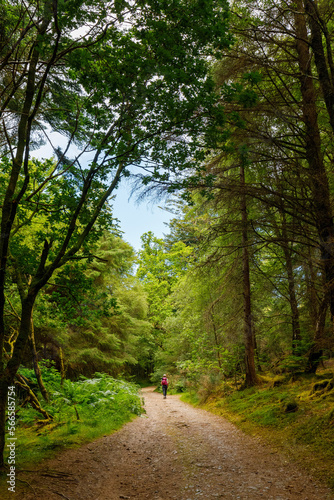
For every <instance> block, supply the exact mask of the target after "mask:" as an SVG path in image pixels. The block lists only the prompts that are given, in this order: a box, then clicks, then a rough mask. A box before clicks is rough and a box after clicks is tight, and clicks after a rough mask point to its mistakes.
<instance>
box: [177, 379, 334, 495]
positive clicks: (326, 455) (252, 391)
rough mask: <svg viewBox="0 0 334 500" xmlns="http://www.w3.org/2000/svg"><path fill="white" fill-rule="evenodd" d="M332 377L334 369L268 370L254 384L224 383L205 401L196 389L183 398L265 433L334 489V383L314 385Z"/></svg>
mask: <svg viewBox="0 0 334 500" xmlns="http://www.w3.org/2000/svg"><path fill="white" fill-rule="evenodd" d="M332 378H333V373H332V372H323V373H320V374H319V375H316V376H315V375H314V376H299V377H298V378H291V376H290V377H289V378H285V379H284V378H283V377H281V379H277V377H276V378H275V377H274V376H271V375H270V374H269V375H267V376H266V377H263V378H262V383H261V384H260V385H259V386H257V387H255V388H249V389H245V390H239V391H238V390H232V389H231V387H229V386H228V385H226V384H224V385H221V386H220V387H219V388H218V389H217V388H215V390H214V392H213V393H212V394H211V395H210V396H209V397H208V398H206V400H205V401H203V399H202V400H201V398H200V397H199V396H198V394H196V393H194V392H192V393H187V394H183V395H182V396H181V399H182V400H183V401H185V402H188V403H191V404H193V405H195V406H200V407H201V408H204V409H206V410H209V411H211V412H213V413H216V414H218V415H221V416H223V417H225V418H227V419H229V420H230V421H231V422H233V423H234V424H236V425H237V426H238V427H240V428H241V429H242V430H243V431H244V432H246V433H248V434H251V435H256V436H258V437H260V438H262V439H263V440H264V441H265V442H266V443H268V444H269V445H270V446H271V447H272V448H274V449H276V450H277V451H281V452H284V454H286V455H287V456H288V457H289V458H291V459H293V460H294V461H296V462H297V463H299V464H301V465H302V466H303V467H304V468H307V469H308V470H309V471H310V472H311V473H312V474H313V475H314V476H316V477H318V478H319V479H320V480H322V481H325V482H327V484H329V486H330V487H331V488H333V489H334V389H332V390H327V391H326V390H324V389H322V388H321V387H320V389H319V387H317V389H318V390H316V391H314V387H315V384H319V383H320V384H322V382H323V381H326V380H330V379H332ZM323 385H325V384H323Z"/></svg>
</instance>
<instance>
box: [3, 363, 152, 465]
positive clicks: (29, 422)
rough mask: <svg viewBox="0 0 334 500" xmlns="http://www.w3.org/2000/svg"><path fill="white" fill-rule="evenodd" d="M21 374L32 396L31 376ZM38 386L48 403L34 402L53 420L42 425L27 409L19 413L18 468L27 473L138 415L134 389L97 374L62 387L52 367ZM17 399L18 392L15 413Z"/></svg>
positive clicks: (25, 371)
mask: <svg viewBox="0 0 334 500" xmlns="http://www.w3.org/2000/svg"><path fill="white" fill-rule="evenodd" d="M20 374H21V375H24V376H25V377H26V378H27V379H28V380H29V381H30V385H31V386H32V387H33V388H34V390H35V391H36V387H37V381H36V378H35V374H34V372H33V371H32V370H29V369H26V368H23V369H21V370H20ZM43 381H44V383H45V385H46V388H47V390H48V393H49V395H50V400H49V402H48V403H47V402H44V401H43V400H42V398H41V396H40V395H39V399H40V401H41V406H42V407H43V409H45V410H47V412H48V413H49V414H50V415H52V417H53V419H52V420H51V421H46V420H41V417H42V416H41V414H40V413H38V412H37V411H36V410H34V409H33V408H31V407H24V408H19V409H18V412H17V419H16V434H15V435H16V438H17V441H16V443H17V449H16V452H17V454H16V466H17V468H21V467H23V466H24V468H26V467H27V465H30V464H32V465H34V464H36V463H38V462H40V461H41V460H43V459H44V458H47V457H50V456H52V455H53V454H54V453H55V452H58V451H60V450H61V449H64V448H69V447H73V446H78V445H80V444H83V443H85V442H89V441H92V440H93V439H96V438H98V437H100V436H102V435H105V434H110V433H112V432H113V431H115V430H117V429H119V428H120V427H121V426H122V425H123V424H124V423H126V422H128V421H129V420H131V419H132V418H134V416H135V415H139V414H140V413H142V411H143V410H142V401H141V399H140V397H139V394H138V386H136V385H135V384H132V383H129V382H124V381H122V380H116V379H114V378H112V377H110V376H109V375H107V374H103V373H96V374H95V375H94V378H92V379H86V378H84V377H82V378H81V380H79V381H77V382H72V381H70V380H64V381H63V384H61V379H60V375H59V373H58V371H57V370H55V369H54V368H52V367H51V368H44V369H43ZM36 392H38V391H36ZM21 397H23V396H22V395H20V393H19V392H18V394H17V399H18V401H17V407H18V406H19V404H20V398H21ZM5 460H6V457H5Z"/></svg>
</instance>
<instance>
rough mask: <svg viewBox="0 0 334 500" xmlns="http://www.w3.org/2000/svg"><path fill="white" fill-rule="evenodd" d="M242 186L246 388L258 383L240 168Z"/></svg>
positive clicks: (241, 171)
mask: <svg viewBox="0 0 334 500" xmlns="http://www.w3.org/2000/svg"><path fill="white" fill-rule="evenodd" d="M240 186H241V204H240V209H241V221H242V277H243V297H244V343H245V367H246V380H245V385H246V386H252V385H255V384H256V383H257V377H256V370H255V348H254V333H253V325H252V304H251V289H250V272H249V254H248V217H247V201H246V192H245V169H244V166H243V164H242V165H241V166H240Z"/></svg>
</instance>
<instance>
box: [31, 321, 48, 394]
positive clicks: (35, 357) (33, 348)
mask: <svg viewBox="0 0 334 500" xmlns="http://www.w3.org/2000/svg"><path fill="white" fill-rule="evenodd" d="M29 344H30V349H31V355H32V362H33V365H34V371H35V375H36V378H37V383H38V387H39V390H40V391H41V394H42V396H43V398H44V399H45V401H48V400H49V395H48V391H47V390H46V387H45V385H44V382H43V378H42V372H41V369H40V367H39V364H38V355H37V350H36V342H35V329H34V320H33V318H31V331H30V335H29Z"/></svg>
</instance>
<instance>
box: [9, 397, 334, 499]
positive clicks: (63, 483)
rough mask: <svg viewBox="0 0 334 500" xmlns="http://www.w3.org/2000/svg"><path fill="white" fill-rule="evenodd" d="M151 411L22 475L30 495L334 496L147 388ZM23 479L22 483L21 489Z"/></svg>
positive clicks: (22, 495)
mask: <svg viewBox="0 0 334 500" xmlns="http://www.w3.org/2000/svg"><path fill="white" fill-rule="evenodd" d="M143 395H144V397H145V407H146V411H147V415H146V416H143V417H141V418H137V419H136V420H134V421H133V422H131V423H129V424H127V425H126V426H125V427H123V429H121V430H120V431H119V432H117V433H115V434H113V435H111V436H106V437H104V438H101V439H99V440H97V441H95V442H93V443H90V444H89V445H86V446H83V447H82V448H80V449H76V450H68V451H66V452H64V453H62V454H61V455H60V457H59V458H58V459H54V460H50V461H48V462H47V463H46V464H43V465H45V467H44V468H43V471H40V472H39V473H38V474H34V475H32V474H31V473H26V474H25V476H23V475H22V474H20V475H19V478H20V479H23V480H25V481H27V482H28V483H29V484H30V488H29V489H28V490H27V491H26V492H24V491H23V490H21V491H20V490H17V493H15V494H11V496H10V497H9V498H19V499H24V500H36V499H37V500H59V499H61V498H65V499H69V500H116V499H121V498H123V499H138V500H144V499H145V500H146V499H149V500H172V499H176V500H196V499H205V500H209V499H216V498H223V499H230V500H237V499H242V500H246V499H254V500H255V499H256V500H258V499H259V498H263V499H265V500H271V499H273V500H292V499H293V500H294V499H295V500H297V499H298V500H325V499H326V500H329V499H334V495H333V494H332V493H331V492H330V491H329V490H328V489H326V488H325V487H321V486H319V485H317V484H316V482H314V481H313V480H312V478H310V477H309V476H308V474H307V473H305V472H303V471H301V470H300V469H298V468H297V467H296V466H294V465H293V464H291V463H288V462H287V461H285V459H284V458H283V457H281V456H279V455H278V454H276V453H273V452H271V451H270V449H268V448H266V447H264V446H262V445H261V444H260V443H259V442H258V441H257V440H256V439H254V438H250V437H248V436H246V435H244V434H243V433H242V432H241V431H239V430H238V429H236V428H235V427H234V426H233V425H232V424H230V423H229V422H227V421H226V420H224V419H222V418H220V417H218V416H215V415H212V414H210V413H208V412H206V411H204V410H198V409H195V408H192V407H191V406H189V405H187V404H184V403H182V402H181V401H180V400H179V398H178V397H177V396H168V397H167V399H166V400H164V399H163V398H162V396H161V395H160V394H157V393H154V392H152V389H145V390H144V391H143ZM20 484H23V483H20V482H19V481H18V482H17V486H18V487H19V486H20Z"/></svg>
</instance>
